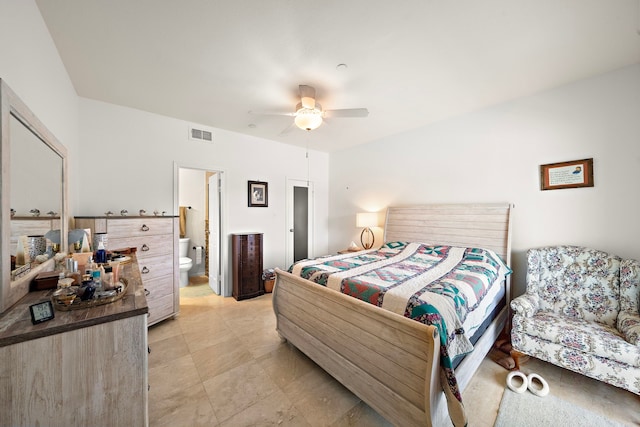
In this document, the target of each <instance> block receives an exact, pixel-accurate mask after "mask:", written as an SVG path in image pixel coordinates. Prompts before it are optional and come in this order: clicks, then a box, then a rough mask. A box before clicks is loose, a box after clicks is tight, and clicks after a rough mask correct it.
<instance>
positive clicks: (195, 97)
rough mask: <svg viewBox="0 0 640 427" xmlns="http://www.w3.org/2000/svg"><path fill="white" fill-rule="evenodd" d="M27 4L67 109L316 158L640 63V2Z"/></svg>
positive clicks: (95, 0) (46, 0) (43, 0)
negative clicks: (309, 125)
mask: <svg viewBox="0 0 640 427" xmlns="http://www.w3.org/2000/svg"><path fill="white" fill-rule="evenodd" d="M36 2H37V4H38V6H39V8H40V11H41V13H42V16H43V18H44V20H45V22H46V24H47V26H48V28H49V31H50V32H51V35H52V37H53V40H54V42H55V44H56V46H57V48H58V50H59V52H60V56H61V57H62V60H63V61H64V64H65V66H66V68H67V71H68V73H69V75H70V77H71V80H72V81H73V84H74V86H75V88H76V90H77V92H78V95H80V96H82V97H86V98H91V99H96V100H100V101H104V102H109V103H113V104H118V105H123V106H128V107H132V108H137V109H140V110H145V111H150V112H153V113H157V114H162V115H166V116H171V117H175V118H179V119H183V120H187V121H190V122H194V123H197V124H203V125H207V126H212V127H216V128H221V129H227V130H231V131H236V132H240V133H244V134H248V135H255V136H259V137H263V138H268V139H271V140H277V141H281V142H284V143H289V144H296V145H299V146H307V144H309V146H310V148H313V149H318V150H323V151H335V150H340V149H343V148H347V147H350V146H353V145H356V144H361V143H365V142H368V141H371V140H374V139H378V138H380V137H384V136H388V135H392V134H396V133H399V132H403V131H406V130H409V129H415V128H418V127H421V126H424V125H426V124H429V123H431V122H434V121H437V120H442V119H445V118H447V117H451V116H455V115H458V114H462V113H465V112H469V111H473V110H476V109H479V108H483V107H486V106H489V105H493V104H496V103H500V102H503V101H507V100H510V99H514V98H518V97H522V96H526V95H529V94H532V93H536V92H539V91H542V90H545V89H549V88H552V87H556V86H559V85H562V84H565V83H568V82H572V81H575V80H580V79H583V78H586V77H589V76H593V75H597V74H601V73H604V72H607V71H610V70H614V69H618V68H621V67H624V66H626V65H630V64H634V63H640V34H639V29H640V0H456V1H448V0H402V1H390V0H323V1H317V0H316V1H310V0H235V1H232V0H36ZM338 64H347V68H346V69H343V70H340V69H337V65H338ZM299 84H308V85H311V86H315V87H316V88H317V92H318V93H317V98H318V101H319V102H320V103H321V104H322V106H323V107H324V108H325V109H340V108H356V107H366V108H368V109H369V112H370V114H369V117H367V118H334V119H332V120H331V121H330V122H328V123H326V124H323V125H322V126H321V127H320V128H318V129H317V130H314V131H311V132H310V133H307V132H305V131H302V130H299V129H297V128H296V129H294V130H292V131H290V132H288V133H286V134H284V135H281V132H282V131H283V130H284V129H285V128H287V127H288V126H289V125H290V124H291V123H292V121H293V119H292V118H291V117H287V116H274V115H269V116H265V115H255V114H249V111H273V112H277V111H285V112H293V110H294V107H295V105H296V103H297V102H298V101H299V99H298V93H297V91H298V85H299ZM250 124H251V125H253V126H252V127H250V126H249V125H250ZM214 138H215V134H214Z"/></svg>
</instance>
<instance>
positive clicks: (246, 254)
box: [231, 233, 264, 300]
mask: <svg viewBox="0 0 640 427" xmlns="http://www.w3.org/2000/svg"><path fill="white" fill-rule="evenodd" d="M231 254H232V264H233V267H232V268H233V293H232V295H233V297H234V298H235V299H236V300H241V299H246V298H253V297H257V296H258V295H262V294H264V288H263V286H262V233H238V234H232V235H231Z"/></svg>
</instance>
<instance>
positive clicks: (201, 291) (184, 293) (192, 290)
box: [180, 280, 213, 298]
mask: <svg viewBox="0 0 640 427" xmlns="http://www.w3.org/2000/svg"><path fill="white" fill-rule="evenodd" d="M208 295H213V291H212V290H211V287H210V286H209V281H208V280H207V281H206V282H205V283H198V281H194V280H190V281H189V285H188V286H185V287H184V288H180V298H199V297H205V296H208Z"/></svg>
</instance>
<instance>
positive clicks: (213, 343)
mask: <svg viewBox="0 0 640 427" xmlns="http://www.w3.org/2000/svg"><path fill="white" fill-rule="evenodd" d="M149 346H150V349H151V354H150V355H149V384H150V391H149V418H150V426H151V427H159V426H172V427H180V426H185V427H186V426H188V427H194V426H220V427H227V426H234V427H235V426H296V427H297V426H333V427H339V426H340V427H341V426H345V427H346V426H367V427H372V426H388V425H390V424H389V423H388V422H387V421H385V420H384V419H383V418H382V417H380V416H379V415H378V414H377V413H376V412H375V411H373V410H372V409H371V408H369V407H368V406H367V405H366V404H364V403H363V402H361V401H360V400H359V399H358V398H357V397H356V396H354V395H353V394H351V393H350V392H349V391H348V390H346V389H345V388H344V387H342V386H341V385H340V384H339V383H338V382H337V381H335V380H334V379H333V378H331V377H330V376H329V375H328V374H326V373H325V372H324V371H323V370H322V369H320V368H319V367H317V366H316V365H315V364H314V363H313V362H312V361H310V360H309V359H308V358H307V357H306V356H305V355H304V354H302V353H301V352H299V351H298V350H296V349H295V348H293V347H291V346H290V345H288V344H283V343H281V341H280V339H279V337H278V335H277V333H276V332H275V317H274V314H273V311H272V309H271V294H265V295H263V296H261V297H258V298H253V299H249V300H244V301H236V300H234V299H233V298H222V297H218V296H215V295H211V296H205V297H198V298H181V304H180V315H179V316H178V317H177V318H176V319H174V320H167V321H164V322H162V323H160V324H157V325H154V326H152V327H151V328H149ZM523 371H524V372H526V373H528V372H537V373H539V374H540V375H542V376H543V377H544V378H545V379H546V380H547V381H548V382H549V384H550V387H551V393H552V394H554V395H556V396H558V397H560V398H562V399H564V400H569V401H573V402H576V403H577V404H578V405H580V406H582V407H585V408H589V409H590V410H592V411H594V412H599V413H602V414H604V415H606V416H607V417H609V418H612V419H615V420H617V421H619V422H623V423H625V424H627V425H630V426H633V425H635V426H638V425H640V397H638V396H636V395H634V394H632V393H629V392H626V391H624V390H621V389H618V388H616V387H612V386H608V385H606V384H604V383H601V382H599V381H595V380H591V379H589V378H586V377H583V376H581V375H578V374H574V373H572V372H569V371H566V370H564V369H560V368H557V367H555V366H553V365H550V364H547V363H544V362H541V361H538V360H531V361H529V362H528V363H527V364H526V365H524V366H523ZM506 376H507V371H506V370H505V369H503V368H502V367H500V366H499V365H498V364H496V363H495V362H493V361H492V360H491V359H490V357H487V359H485V361H484V362H483V364H482V365H481V367H480V369H479V370H478V372H477V373H476V374H475V376H474V377H473V379H472V381H471V383H470V384H469V386H468V387H467V389H466V390H465V392H464V393H463V400H464V402H465V405H466V407H467V411H468V416H469V426H470V427H478V426H479V427H483V426H487V427H490V426H493V424H494V422H495V418H496V415H497V411H498V407H499V405H500V400H501V399H502V393H503V391H504V381H505V378H506Z"/></svg>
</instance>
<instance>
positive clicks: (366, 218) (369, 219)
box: [356, 212, 378, 228]
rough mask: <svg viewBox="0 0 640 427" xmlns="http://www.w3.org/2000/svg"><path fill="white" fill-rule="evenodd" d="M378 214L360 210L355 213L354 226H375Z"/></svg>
mask: <svg viewBox="0 0 640 427" xmlns="http://www.w3.org/2000/svg"><path fill="white" fill-rule="evenodd" d="M377 226H378V214H377V213H376V212H360V213H358V214H356V227H358V228H360V227H365V228H369V227H377Z"/></svg>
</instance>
